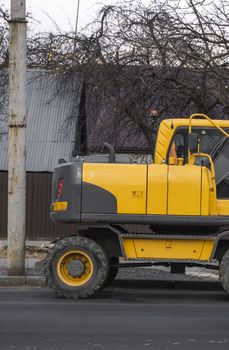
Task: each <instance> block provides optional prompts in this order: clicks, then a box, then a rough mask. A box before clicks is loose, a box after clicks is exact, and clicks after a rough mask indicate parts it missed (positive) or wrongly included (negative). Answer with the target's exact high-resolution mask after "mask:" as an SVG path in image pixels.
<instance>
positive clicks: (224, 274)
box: [219, 249, 229, 294]
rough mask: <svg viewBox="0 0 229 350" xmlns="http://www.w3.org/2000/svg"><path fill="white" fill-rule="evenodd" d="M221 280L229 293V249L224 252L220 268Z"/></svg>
mask: <svg viewBox="0 0 229 350" xmlns="http://www.w3.org/2000/svg"><path fill="white" fill-rule="evenodd" d="M219 276H220V282H221V284H222V286H223V289H224V290H225V291H226V292H227V293H228V294H229V249H228V250H227V251H226V252H225V253H224V255H223V258H222V260H221V263H220V269H219Z"/></svg>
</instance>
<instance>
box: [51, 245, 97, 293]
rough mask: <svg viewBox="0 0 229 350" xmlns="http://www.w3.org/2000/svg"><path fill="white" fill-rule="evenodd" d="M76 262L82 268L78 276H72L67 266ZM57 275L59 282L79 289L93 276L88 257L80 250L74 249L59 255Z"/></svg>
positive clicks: (91, 264)
mask: <svg viewBox="0 0 229 350" xmlns="http://www.w3.org/2000/svg"><path fill="white" fill-rule="evenodd" d="M74 261H78V262H80V263H81V266H83V270H82V271H81V273H79V275H74V274H72V271H71V269H70V268H69V264H71V263H73V262H74ZM57 274H58V277H59V278H60V280H61V281H62V282H63V283H65V284H67V285H69V286H72V287H79V286H82V285H84V284H85V283H87V282H88V281H89V279H90V278H91V276H92V274H93V262H92V260H91V258H90V256H89V255H88V254H87V253H85V252H84V251H82V250H79V249H74V250H69V251H67V252H65V254H63V255H61V257H60V258H59V260H58V262H57Z"/></svg>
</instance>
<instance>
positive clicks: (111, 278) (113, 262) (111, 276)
mask: <svg viewBox="0 0 229 350" xmlns="http://www.w3.org/2000/svg"><path fill="white" fill-rule="evenodd" d="M118 263H119V258H117V257H113V258H109V272H108V276H107V280H106V281H105V284H104V288H105V287H108V286H109V285H110V284H111V283H112V282H113V281H114V279H115V277H116V276H117V274H118V270H119V268H118V267H113V266H112V265H116V264H118Z"/></svg>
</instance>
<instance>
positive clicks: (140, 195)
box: [82, 163, 147, 214]
mask: <svg viewBox="0 0 229 350" xmlns="http://www.w3.org/2000/svg"><path fill="white" fill-rule="evenodd" d="M146 175H147V165H146V164H111V163H83V179H82V180H83V181H84V182H88V183H90V184H93V185H96V186H99V187H101V188H103V189H104V190H107V191H109V192H110V193H112V194H113V195H114V196H115V197H116V198H117V206H118V213H119V214H146Z"/></svg>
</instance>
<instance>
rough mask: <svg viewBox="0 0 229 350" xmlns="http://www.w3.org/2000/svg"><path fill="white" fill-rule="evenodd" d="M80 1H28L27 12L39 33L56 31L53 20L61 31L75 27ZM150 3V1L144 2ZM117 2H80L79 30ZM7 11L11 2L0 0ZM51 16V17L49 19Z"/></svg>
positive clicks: (86, 0) (88, 0)
mask: <svg viewBox="0 0 229 350" xmlns="http://www.w3.org/2000/svg"><path fill="white" fill-rule="evenodd" d="M77 2H78V0H26V7H27V12H30V13H32V15H33V18H34V19H36V21H38V23H33V24H32V26H33V29H34V30H35V31H37V32H40V31H50V30H53V29H55V25H54V24H53V21H52V20H51V18H52V19H53V20H54V21H55V22H56V23H57V25H58V26H59V28H60V29H61V31H69V30H72V29H73V28H74V27H75V22H76V13H77ZM142 2H143V3H148V2H149V0H142ZM115 3H117V0H80V10H79V29H81V28H83V27H85V26H86V25H87V24H88V23H90V22H91V21H92V19H93V18H94V17H95V15H96V12H97V11H98V9H99V8H100V7H101V5H102V4H106V5H108V4H115ZM0 4H1V5H3V6H4V8H5V9H9V8H10V0H0ZM49 16H50V17H49Z"/></svg>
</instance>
